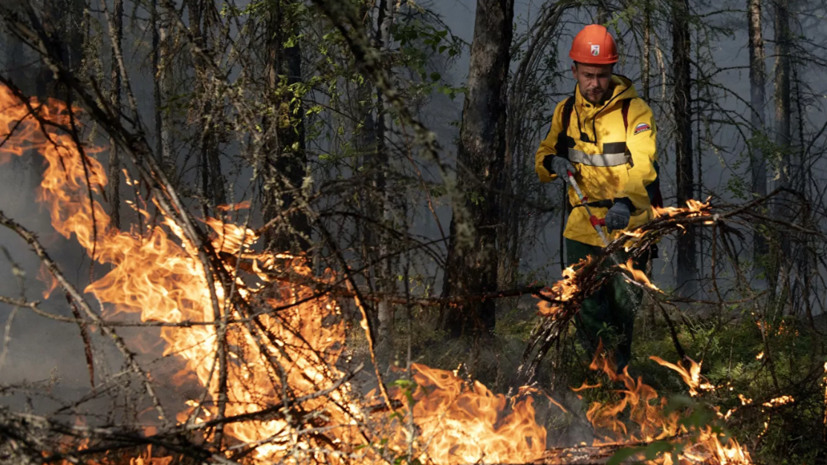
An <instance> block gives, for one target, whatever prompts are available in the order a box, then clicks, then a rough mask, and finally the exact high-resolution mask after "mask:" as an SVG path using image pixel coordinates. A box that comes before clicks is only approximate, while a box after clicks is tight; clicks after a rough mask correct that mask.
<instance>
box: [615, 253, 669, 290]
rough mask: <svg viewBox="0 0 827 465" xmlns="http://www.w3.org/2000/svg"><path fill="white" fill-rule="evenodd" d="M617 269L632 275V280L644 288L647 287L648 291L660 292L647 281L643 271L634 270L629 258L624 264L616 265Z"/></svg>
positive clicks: (647, 278)
mask: <svg viewBox="0 0 827 465" xmlns="http://www.w3.org/2000/svg"><path fill="white" fill-rule="evenodd" d="M618 267H620V269H622V270H625V271H628V272H629V274H631V275H632V278H633V279H634V280H635V281H637V282H639V283H641V284H643V285H644V286H646V287H648V288H649V289H652V290H655V291H658V292H660V289H658V287H657V286H655V285H654V284H652V282H651V281H649V277H648V276H646V273H644V272H643V271H641V270H638V269H636V268H635V266H634V263H633V262H632V259H631V258H630V259H629V261H627V262H626V264H620V265H618Z"/></svg>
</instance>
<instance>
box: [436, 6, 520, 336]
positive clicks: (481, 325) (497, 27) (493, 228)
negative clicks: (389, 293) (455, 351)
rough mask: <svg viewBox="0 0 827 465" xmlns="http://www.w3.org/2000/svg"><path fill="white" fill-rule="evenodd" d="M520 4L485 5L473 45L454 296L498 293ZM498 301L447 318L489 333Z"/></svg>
mask: <svg viewBox="0 0 827 465" xmlns="http://www.w3.org/2000/svg"><path fill="white" fill-rule="evenodd" d="M513 17H514V0H478V1H477V10H476V21H475V24H474V38H473V41H472V43H471V57H470V68H469V73H468V91H467V93H466V96H465V103H464V106H463V110H462V127H461V129H460V140H459V147H458V153H457V183H458V185H459V186H460V187H461V188H462V189H463V190H464V191H465V195H464V197H463V198H462V200H461V201H460V202H461V203H460V204H458V205H454V212H453V217H452V219H451V228H450V231H451V233H450V235H451V238H450V242H449V245H448V261H447V265H446V269H445V285H444V288H443V289H444V293H445V294H446V295H451V294H456V295H477V294H485V293H489V292H494V291H496V289H497V263H498V254H497V244H496V238H497V227H498V225H499V223H500V221H501V218H500V208H499V201H500V199H499V195H498V193H499V192H500V184H501V180H502V176H501V175H500V172H501V170H502V169H503V164H504V160H505V151H506V145H505V129H506V103H507V102H506V101H507V98H506V95H507V85H506V82H507V78H508V67H509V63H510V61H511V53H510V46H511V38H512V35H513ZM495 321H496V320H495V305H494V301H493V300H490V299H489V300H478V299H473V300H471V299H468V300H463V301H462V303H461V304H459V305H458V306H457V307H456V308H451V309H448V310H447V312H446V313H444V327H445V328H446V329H447V330H448V332H449V333H450V335H451V336H452V337H458V336H460V335H461V334H473V335H475V336H478V335H481V334H483V333H484V332H487V331H490V330H492V329H493V328H494V324H495Z"/></svg>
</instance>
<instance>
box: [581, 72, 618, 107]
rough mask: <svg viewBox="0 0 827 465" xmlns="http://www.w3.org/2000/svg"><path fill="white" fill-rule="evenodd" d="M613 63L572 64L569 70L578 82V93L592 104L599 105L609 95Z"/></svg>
mask: <svg viewBox="0 0 827 465" xmlns="http://www.w3.org/2000/svg"><path fill="white" fill-rule="evenodd" d="M612 67H613V65H584V64H582V63H577V64H574V65H572V67H571V72H572V73H574V79H577V83H578V84H580V94H581V95H583V98H585V99H586V100H587V101H588V102H589V103H591V104H592V105H600V104H601V103H603V101H604V100H605V99H606V98H608V97H609V87H610V86H611V83H612Z"/></svg>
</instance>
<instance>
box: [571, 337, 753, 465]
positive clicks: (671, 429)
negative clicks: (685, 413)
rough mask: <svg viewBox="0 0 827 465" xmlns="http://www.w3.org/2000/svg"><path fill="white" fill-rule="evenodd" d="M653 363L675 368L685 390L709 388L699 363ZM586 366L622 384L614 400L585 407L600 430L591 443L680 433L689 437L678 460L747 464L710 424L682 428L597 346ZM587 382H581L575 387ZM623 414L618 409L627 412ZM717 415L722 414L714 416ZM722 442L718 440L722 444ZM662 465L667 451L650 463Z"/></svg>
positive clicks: (671, 437) (667, 461)
mask: <svg viewBox="0 0 827 465" xmlns="http://www.w3.org/2000/svg"><path fill="white" fill-rule="evenodd" d="M650 358H651V359H652V360H654V361H655V362H657V363H659V364H661V365H663V366H666V367H668V368H671V369H673V370H675V371H676V372H677V373H678V374H679V375H680V376H681V378H682V379H683V380H684V382H686V384H687V385H688V386H689V388H690V393H694V394H693V395H697V394H698V393H699V392H702V391H705V390H711V389H712V386H711V385H710V384H709V383H708V382H706V380H704V379H703V377H702V376H701V375H700V367H701V364H699V363H695V362H693V361H691V360H688V362H687V363H689V365H690V367H689V369H685V368H683V367H682V366H680V365H679V364H673V363H669V362H665V361H663V360H662V359H660V358H658V357H650ZM589 368H591V369H592V370H598V371H602V372H603V373H604V374H605V375H606V376H607V377H608V378H609V380H611V382H612V383H618V384H622V386H623V388H620V389H616V390H615V391H614V392H615V394H617V395H618V396H619V397H620V398H619V400H617V401H611V402H595V403H593V404H591V405H590V406H589V410H588V412H587V417H588V418H589V420H590V421H591V422H592V424H593V425H594V426H595V429H596V430H597V431H598V432H603V433H604V437H603V439H601V440H599V441H596V443H595V444H596V445H618V444H619V445H623V444H627V443H630V442H652V441H657V440H668V441H674V442H682V441H686V439H682V437H685V436H687V435H688V436H689V437H691V436H692V435H693V434H694V436H695V437H694V439H693V440H692V442H691V443H689V444H684V447H683V452H681V454H679V462H678V463H681V464H683V463H717V464H727V465H735V464H738V465H746V464H751V463H752V461H751V459H750V456H749V453H748V452H747V451H746V449H744V448H743V447H742V446H741V445H740V444H739V443H738V442H737V441H735V440H734V439H732V438H724V437H723V436H722V435H720V434H719V433H716V432H715V430H714V429H713V428H712V427H711V426H703V427H700V429H698V428H696V427H691V428H690V427H687V425H685V424H682V423H681V422H680V420H681V415H680V412H678V411H672V412H669V413H667V412H666V404H667V400H666V399H665V398H661V397H659V396H658V393H657V392H656V391H655V390H654V389H653V388H652V387H650V386H648V385H646V384H644V383H643V382H642V380H641V379H640V378H638V379H634V378H632V377H631V376H629V373H628V370H626V369H624V370H623V372H622V373H617V372H616V368H615V365H614V363H613V362H612V361H611V359H610V358H609V357H606V356H605V355H604V354H603V350H602V345H601V346H600V347H599V348H598V352H597V355H596V356H595V358H594V360H593V361H592V364H591V365H590V367H589ZM591 387H592V386H586V385H584V386H582V387H581V388H579V389H578V390H579V391H582V390H585V389H589V388H591ZM627 411H628V413H624V412H627ZM621 415H628V418H629V420H630V421H631V423H632V424H633V426H634V430H629V429H628V428H627V425H626V424H625V423H624V422H622V421H620V420H619V417H620V416H621ZM719 416H720V417H722V418H723V416H722V415H719ZM722 441H723V442H722ZM646 463H657V464H664V465H672V464H675V462H673V460H672V458H671V456H670V455H669V454H665V455H663V456H662V457H660V458H657V459H655V460H654V461H647V462H646Z"/></svg>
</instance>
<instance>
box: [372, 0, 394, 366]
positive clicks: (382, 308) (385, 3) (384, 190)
mask: <svg viewBox="0 0 827 465" xmlns="http://www.w3.org/2000/svg"><path fill="white" fill-rule="evenodd" d="M393 22H394V2H393V1H392V0H381V1H380V2H379V14H378V17H377V23H378V26H379V27H378V28H377V31H376V42H377V49H378V50H379V52H380V53H382V54H387V53H388V51H389V50H390V46H391V27H392V25H393ZM376 94H377V102H376V103H377V105H376V109H377V117H376V121H375V132H376V145H375V147H376V165H377V169H376V171H375V174H374V176H375V188H376V193H377V195H379V196H380V198H381V218H382V220H383V222H385V223H388V222H390V221H391V220H392V208H391V198H390V193H389V191H388V186H387V178H386V176H385V172H386V170H387V169H388V168H389V164H390V157H389V156H388V155H389V154H388V146H387V142H386V140H385V138H386V137H387V136H388V134H389V133H390V131H391V128H392V127H393V116H392V114H391V112H390V107H389V105H388V104H387V102H386V101H385V99H384V98H383V97H382V92H381V90H380V89H376ZM389 251H390V247H389V238H388V236H387V234H385V233H384V231H382V232H380V237H379V254H378V255H379V257H380V260H381V262H380V263H379V265H378V267H377V268H378V269H377V271H378V273H377V275H378V278H379V289H380V291H381V292H382V293H383V294H389V293H391V292H392V291H393V290H394V286H393V279H392V269H391V268H392V266H393V263H392V261H391V260H390V259H389V258H385V256H386V255H387V254H388V252H389ZM378 320H379V340H378V344H377V353H378V354H379V355H380V357H383V358H385V359H386V360H385V361H386V362H387V360H389V358H387V357H389V356H390V355H391V349H392V341H393V333H394V330H393V322H394V306H393V304H392V303H390V302H389V301H388V300H382V301H380V302H379V305H378Z"/></svg>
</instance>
